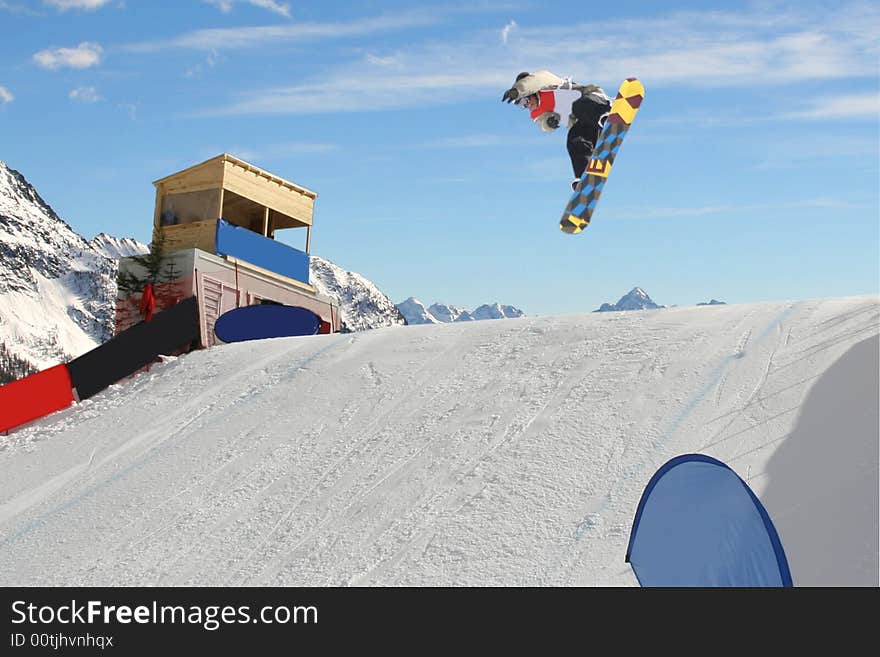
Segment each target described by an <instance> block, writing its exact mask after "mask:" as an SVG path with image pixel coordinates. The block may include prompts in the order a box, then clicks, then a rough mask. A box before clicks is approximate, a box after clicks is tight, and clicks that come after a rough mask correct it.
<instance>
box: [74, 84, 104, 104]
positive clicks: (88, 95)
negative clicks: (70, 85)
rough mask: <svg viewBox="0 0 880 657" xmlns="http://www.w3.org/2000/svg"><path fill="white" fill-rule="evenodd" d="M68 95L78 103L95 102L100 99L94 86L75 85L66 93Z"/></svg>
mask: <svg viewBox="0 0 880 657" xmlns="http://www.w3.org/2000/svg"><path fill="white" fill-rule="evenodd" d="M68 97H69V98H70V99H71V100H75V101H77V102H80V103H97V102H98V101H99V100H101V96H100V95H99V94H98V90H97V89H95V88H94V87H77V88H76V89H73V90H72V91H71V92H70V93H69V94H68Z"/></svg>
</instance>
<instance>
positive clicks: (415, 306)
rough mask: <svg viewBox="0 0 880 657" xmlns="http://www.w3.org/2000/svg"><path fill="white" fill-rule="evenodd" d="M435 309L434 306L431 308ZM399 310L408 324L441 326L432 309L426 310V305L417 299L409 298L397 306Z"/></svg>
mask: <svg viewBox="0 0 880 657" xmlns="http://www.w3.org/2000/svg"><path fill="white" fill-rule="evenodd" d="M431 307H432V308H433V306H431ZM397 310H398V311H399V312H400V314H401V315H403V317H404V319H406V323H407V324H440V323H441V320H440V319H438V318H437V317H436V316H435V315H434V313H432V312H431V311H430V309H428V308H425V304H423V303H422V302H421V301H419V300H418V299H416V298H415V297H409V298H408V299H404V300H403V301H401V302H400V303H398V304H397Z"/></svg>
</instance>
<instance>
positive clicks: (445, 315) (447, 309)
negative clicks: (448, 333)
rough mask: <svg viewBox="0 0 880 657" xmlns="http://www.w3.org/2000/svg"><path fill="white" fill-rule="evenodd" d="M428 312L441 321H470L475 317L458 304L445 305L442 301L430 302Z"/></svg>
mask: <svg viewBox="0 0 880 657" xmlns="http://www.w3.org/2000/svg"><path fill="white" fill-rule="evenodd" d="M428 312H429V313H431V314H432V315H433V316H434V317H436V318H437V319H438V320H440V321H441V322H447V323H448V322H472V321H474V319H475V317H474V316H473V315H472V314H471V312H470V311H469V310H467V309H465V308H459V307H458V306H447V305H445V304H442V303H433V304H431V307H430V308H428Z"/></svg>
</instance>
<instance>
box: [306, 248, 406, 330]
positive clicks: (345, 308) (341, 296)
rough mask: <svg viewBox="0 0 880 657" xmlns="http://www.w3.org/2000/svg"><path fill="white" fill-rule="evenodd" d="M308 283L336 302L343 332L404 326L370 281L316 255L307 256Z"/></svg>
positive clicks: (381, 293) (392, 304) (387, 301)
mask: <svg viewBox="0 0 880 657" xmlns="http://www.w3.org/2000/svg"><path fill="white" fill-rule="evenodd" d="M309 280H310V282H311V284H312V285H313V286H314V287H315V288H316V289H317V290H318V292H320V293H321V294H324V295H326V296H328V297H332V298H334V299H336V300H338V301H339V311H340V315H341V316H342V330H343V331H364V330H367V329H374V328H379V327H381V326H394V325H397V324H405V323H406V320H405V319H404V317H403V315H401V314H400V311H399V310H398V309H397V308H396V307H395V305H394V302H393V301H391V299H389V298H388V297H387V296H386V295H385V294H384V293H383V292H382V291H381V290H380V289H379V288H378V287H376V285H375V284H374V283H373V282H372V281H370V280H368V279H366V278H364V277H363V276H361V275H360V274H358V273H356V272H351V271H346V270H344V269H342V268H341V267H339V266H337V265H335V264H333V263H332V262H330V261H329V260H325V259H324V258H322V257H320V256H316V255H311V256H310V257H309Z"/></svg>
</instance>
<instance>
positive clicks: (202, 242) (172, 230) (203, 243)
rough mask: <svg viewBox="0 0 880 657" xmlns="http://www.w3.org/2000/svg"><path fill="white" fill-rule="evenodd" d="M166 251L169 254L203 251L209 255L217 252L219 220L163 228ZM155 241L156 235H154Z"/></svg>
mask: <svg viewBox="0 0 880 657" xmlns="http://www.w3.org/2000/svg"><path fill="white" fill-rule="evenodd" d="M162 230H163V231H164V233H165V250H166V251H167V252H169V253H171V252H172V251H180V250H181V249H201V250H202V251H207V252H208V253H214V251H215V239H216V237H217V220H216V219H210V220H208V221H194V222H192V223H189V224H178V225H176V226H163V228H162ZM154 239H155V235H154Z"/></svg>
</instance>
